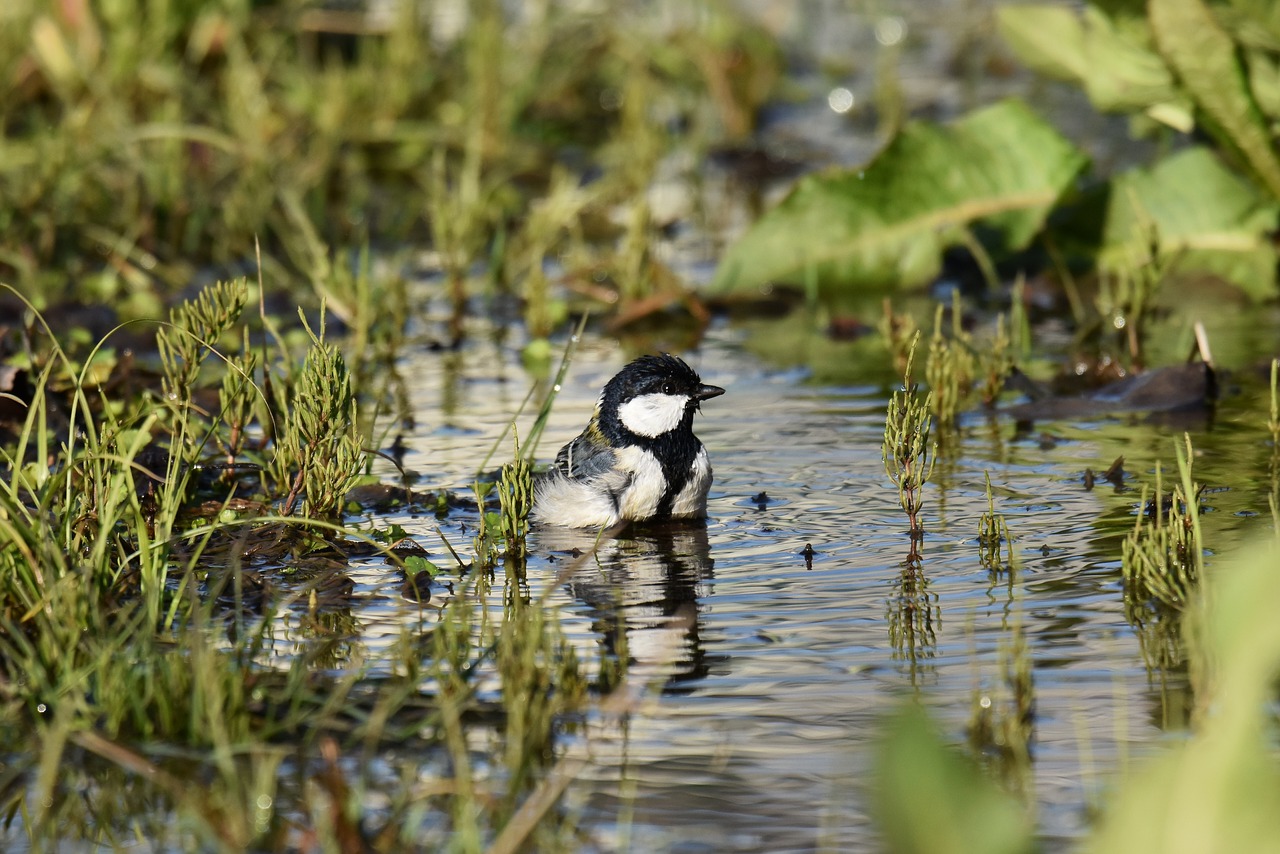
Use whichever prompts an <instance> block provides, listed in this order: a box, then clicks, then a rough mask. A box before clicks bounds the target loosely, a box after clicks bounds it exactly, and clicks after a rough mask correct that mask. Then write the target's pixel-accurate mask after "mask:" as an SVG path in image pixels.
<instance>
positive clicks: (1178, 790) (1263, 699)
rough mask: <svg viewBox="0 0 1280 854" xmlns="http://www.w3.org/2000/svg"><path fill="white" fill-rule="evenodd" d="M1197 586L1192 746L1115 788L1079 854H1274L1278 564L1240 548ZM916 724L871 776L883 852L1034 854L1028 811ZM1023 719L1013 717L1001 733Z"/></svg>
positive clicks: (891, 733)
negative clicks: (1201, 590)
mask: <svg viewBox="0 0 1280 854" xmlns="http://www.w3.org/2000/svg"><path fill="white" fill-rule="evenodd" d="M1206 583H1207V584H1208V586H1209V587H1210V588H1211V595H1209V596H1204V597H1197V598H1196V599H1195V600H1194V601H1193V603H1192V604H1191V605H1190V607H1189V610H1188V616H1187V622H1186V624H1185V625H1186V626H1187V627H1188V629H1189V630H1190V631H1189V632H1188V637H1189V639H1190V647H1191V659H1192V668H1191V670H1192V676H1193V686H1194V688H1195V693H1196V707H1197V710H1198V711H1199V715H1198V717H1197V718H1196V720H1195V727H1194V728H1193V731H1192V734H1191V735H1190V737H1189V738H1187V739H1186V740H1185V741H1183V742H1180V743H1177V744H1173V745H1171V746H1168V747H1166V748H1165V749H1164V750H1162V751H1161V752H1160V753H1159V754H1158V755H1155V756H1152V757H1150V758H1148V759H1147V760H1146V761H1145V762H1142V763H1140V764H1138V766H1137V767H1136V769H1135V770H1134V771H1132V772H1131V773H1128V774H1126V775H1125V777H1124V779H1122V780H1120V781H1118V782H1117V783H1116V785H1115V786H1114V787H1113V791H1112V793H1111V794H1110V795H1109V797H1108V799H1107V803H1106V804H1105V806H1104V807H1103V810H1102V814H1101V817H1100V819H1099V821H1098V822H1097V824H1096V825H1095V827H1094V828H1092V829H1091V830H1090V831H1089V837H1088V839H1087V840H1086V842H1085V845H1084V850H1089V851H1097V852H1103V854H1110V852H1117V854H1118V852H1125V854H1130V852H1148V851H1150V852H1162V854H1167V853H1168V852H1175V854H1178V853H1179V852H1186V853H1187V854H1191V852H1201V851H1269V850H1272V849H1273V848H1274V847H1275V840H1276V839H1277V838H1280V816H1277V814H1276V812H1275V803H1276V799H1277V798H1280V771H1277V768H1276V764H1275V755H1274V751H1273V750H1272V749H1271V747H1270V745H1272V743H1273V742H1274V738H1275V724H1276V722H1275V720H1274V716H1273V715H1272V714H1271V712H1270V711H1269V710H1270V708H1271V702H1270V700H1271V698H1272V695H1273V693H1274V680H1275V677H1276V675H1277V673H1280V623H1277V621H1276V620H1275V602H1276V601H1277V598H1278V597H1280V555H1277V553H1276V551H1275V550H1274V548H1271V547H1270V546H1268V545H1266V544H1262V545H1261V546H1260V547H1259V546H1255V547H1252V548H1246V549H1242V550H1241V551H1240V552H1239V553H1238V554H1237V556H1236V557H1235V558H1234V560H1232V561H1231V565H1230V566H1224V567H1223V568H1222V572H1220V573H1216V574H1215V575H1213V576H1211V577H1210V578H1209V579H1207V581H1206ZM1018 657H1019V656H1017V655H1016V654H1015V656H1014V659H1013V660H1015V661H1016V660H1017V659H1018ZM1011 672H1012V673H1013V674H1014V679H1015V681H1019V682H1020V681H1022V679H1021V677H1018V676H1017V675H1016V674H1017V673H1018V670H1017V669H1016V668H1015V669H1014V670H1013V671H1011ZM1006 678H1009V677H1006ZM1029 684H1030V682H1029V677H1028V678H1027V685H1028V686H1029ZM1016 694H1017V692H1016V691H1015V695H1016ZM1021 707H1022V704H1021V702H1019V704H1018V708H1019V709H1021ZM920 717H921V716H920V715H919V714H918V713H910V714H905V715H903V716H901V717H900V718H899V719H898V720H895V721H894V722H893V723H892V724H891V725H890V727H889V728H888V729H887V732H886V737H885V740H884V745H883V748H882V752H881V756H880V761H879V764H878V772H877V784H876V792H877V812H878V815H879V817H880V821H881V826H882V827H883V828H884V830H885V833H886V837H887V842H888V848H889V850H891V851H896V852H926V851H928V852H936V851H957V852H959V851H998V852H1022V851H1032V850H1035V849H1036V847H1037V846H1036V840H1035V837H1034V824H1033V823H1032V821H1031V818H1030V816H1029V815H1028V813H1027V812H1026V810H1025V808H1024V807H1023V805H1022V804H1020V803H1018V801H1017V800H1016V799H1015V798H1013V797H1011V796H1009V795H1006V794H1004V793H1002V792H1001V791H1000V790H999V787H998V786H997V785H996V783H995V782H993V781H991V780H989V779H987V778H986V777H985V776H984V775H983V774H982V772H981V771H980V770H979V769H978V767H977V766H976V764H975V763H973V762H972V761H969V760H966V758H965V757H963V756H962V755H961V754H959V753H958V752H956V751H954V750H950V749H948V748H947V747H946V746H945V745H944V743H943V741H942V739H941V737H940V736H938V735H937V734H936V733H935V732H933V730H932V729H931V728H929V727H928V726H927V725H926V724H924V723H923V722H922V721H921V720H920ZM1022 719H1023V716H1022V714H1021V712H1019V714H1018V716H1017V717H1015V718H1011V719H1010V720H1011V722H1014V723H1015V724H1016V722H1017V721H1019V720H1022Z"/></svg>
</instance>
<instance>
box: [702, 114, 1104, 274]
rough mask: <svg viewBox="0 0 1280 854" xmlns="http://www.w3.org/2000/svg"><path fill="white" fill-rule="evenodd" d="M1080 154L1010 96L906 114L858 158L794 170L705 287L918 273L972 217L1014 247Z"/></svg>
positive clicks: (1034, 225)
mask: <svg viewBox="0 0 1280 854" xmlns="http://www.w3.org/2000/svg"><path fill="white" fill-rule="evenodd" d="M1085 162H1086V161H1085V156H1084V155H1083V154H1081V153H1080V152H1079V151H1078V150H1077V149H1076V148H1075V147H1074V146H1073V145H1072V144H1071V143H1070V142H1068V141H1067V140H1065V139H1064V138H1063V137H1062V136H1061V135H1060V134H1058V132H1057V131H1056V130H1054V129H1053V128H1052V127H1050V126H1049V125H1048V124H1046V123H1045V122H1043V121H1041V120H1040V119H1039V118H1038V117H1036V116H1035V115H1034V114H1033V113H1032V112H1031V111H1030V110H1029V109H1028V108H1027V107H1026V106H1025V105H1023V104H1022V103H1020V102H1018V101H1005V102H1002V103H999V104H996V105H994V106H991V107H988V108H986V109H983V110H980V111H978V112H975V113H971V114H969V115H968V116H966V117H965V118H964V119H962V120H961V121H959V122H957V123H956V124H955V125H953V126H951V127H949V128H947V127H941V126H938V125H935V124H931V123H925V122H918V123H911V124H908V125H907V126H906V127H904V128H903V130H902V132H901V133H900V134H899V135H898V136H897V137H896V138H895V139H894V140H893V141H892V142H891V143H890V144H889V145H888V147H887V148H885V150H884V151H882V152H881V153H880V154H879V155H878V156H877V157H876V158H875V160H873V161H872V162H871V163H870V164H869V165H867V166H866V167H865V168H863V169H857V170H847V171H836V172H828V173H823V174H818V175H811V176H807V177H805V178H803V179H801V180H800V181H799V182H798V183H797V185H796V186H795V187H794V188H793V189H792V191H791V193H790V194H789V195H788V196H787V197H786V198H785V199H783V201H782V202H781V203H779V205H778V206H777V207H776V208H774V209H773V210H771V211H770V212H768V213H767V214H765V215H764V216H763V217H762V218H761V219H760V220H759V221H758V222H757V223H756V224H755V225H754V226H753V227H752V228H751V229H750V230H749V231H748V232H747V233H746V234H745V235H744V236H743V237H742V238H741V239H740V240H739V241H738V242H737V243H736V244H734V245H733V246H732V247H730V249H729V251H728V252H727V253H726V254H725V256H724V258H723V259H722V261H721V263H720V267H719V269H717V270H716V275H715V278H714V279H713V280H712V282H711V286H710V287H711V290H713V291H715V292H720V293H725V292H751V291H757V290H767V289H768V288H769V286H771V285H772V284H773V283H775V282H785V283H792V284H806V285H816V286H818V287H822V288H827V289H832V288H886V287H893V286H909V285H916V284H921V283H923V282H926V281H928V280H929V279H930V278H932V277H933V276H935V275H937V272H938V270H939V266H940V258H941V253H942V250H943V249H944V248H945V247H947V246H949V245H952V244H955V243H958V242H960V237H961V235H962V234H963V230H964V229H965V228H968V227H970V226H974V225H981V226H982V227H983V229H984V236H986V235H987V234H988V233H989V234H991V235H993V236H996V237H998V238H999V240H998V241H997V243H998V244H1000V245H997V246H995V247H994V248H995V249H997V250H999V249H1002V248H1003V249H1019V248H1022V247H1024V246H1025V245H1026V244H1027V243H1028V242H1030V240H1031V239H1032V238H1033V237H1034V236H1035V235H1036V233H1037V232H1038V231H1039V230H1040V228H1041V226H1042V225H1043V223H1044V218H1045V216H1046V215H1047V214H1048V212H1049V210H1050V209H1051V208H1052V207H1053V205H1054V203H1055V202H1056V201H1057V200H1058V198H1059V196H1060V195H1061V194H1062V192H1063V191H1064V190H1065V189H1066V188H1067V186H1068V185H1070V183H1071V182H1072V181H1073V180H1074V178H1075V176H1076V175H1077V174H1078V173H1079V172H1080V170H1081V169H1082V168H1083V167H1084V165H1085Z"/></svg>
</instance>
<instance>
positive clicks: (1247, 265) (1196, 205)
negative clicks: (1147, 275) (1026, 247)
mask: <svg viewBox="0 0 1280 854" xmlns="http://www.w3.org/2000/svg"><path fill="white" fill-rule="evenodd" d="M1096 197H1097V200H1098V202H1099V203H1100V204H1099V205H1098V206H1095V207H1091V206H1090V205H1088V204H1087V203H1086V204H1082V205H1081V206H1080V207H1079V208H1078V209H1077V210H1076V211H1075V212H1074V215H1073V216H1072V218H1071V221H1070V222H1068V223H1065V224H1064V227H1063V232H1064V235H1063V236H1064V237H1065V239H1066V240H1067V241H1068V242H1070V241H1072V240H1074V241H1076V246H1075V248H1077V249H1080V250H1082V251H1084V252H1086V253H1090V254H1092V253H1093V252H1096V253H1097V262H1098V266H1099V267H1101V268H1103V269H1105V270H1111V271H1123V270H1126V269H1130V268H1132V266H1133V265H1134V264H1135V263H1138V262H1140V261H1141V260H1142V259H1144V258H1145V257H1146V256H1147V255H1148V253H1149V252H1150V249H1151V244H1152V241H1153V240H1154V241H1158V243H1159V246H1160V249H1161V251H1162V252H1164V253H1166V255H1169V256H1171V257H1173V258H1175V259H1176V262H1175V263H1176V266H1177V268H1178V269H1180V270H1186V271H1197V272H1210V273H1215V274H1217V275H1219V276H1221V277H1222V278H1224V279H1226V280H1228V281H1230V282H1233V283H1235V284H1236V285H1238V286H1240V287H1241V288H1242V289H1243V290H1245V291H1246V292H1247V293H1249V294H1250V296H1253V297H1254V298H1257V299H1266V298H1269V297H1271V296H1274V295H1275V270H1276V260H1277V259H1276V249H1275V246H1274V245H1273V243H1272V241H1271V238H1270V234H1271V232H1272V231H1274V229H1275V228H1276V224H1277V214H1278V212H1280V205H1277V203H1276V202H1275V201H1273V200H1272V199H1270V198H1268V197H1266V196H1263V195H1262V194H1260V193H1259V192H1258V191H1257V190H1256V189H1255V188H1254V187H1253V186H1252V185H1250V184H1248V183H1246V182H1244V181H1242V180H1241V179H1240V178H1239V176H1237V175H1235V174H1234V173H1232V172H1230V171H1229V170H1227V169H1226V168H1225V167H1224V166H1223V165H1222V164H1221V163H1219V162H1218V160H1217V158H1216V157H1215V156H1214V155H1213V154H1212V153H1211V152H1210V151H1209V150H1208V149H1205V148H1191V149H1186V150H1184V151H1181V152H1179V153H1177V154H1174V155H1173V156H1171V157H1168V158H1166V159H1165V160H1162V161H1161V162H1159V163H1157V164H1156V165H1155V166H1153V167H1152V168H1150V169H1134V170H1131V171H1129V172H1125V173H1123V174H1121V175H1118V176H1117V177H1115V178H1113V179H1112V180H1111V182H1110V183H1109V184H1107V185H1105V187H1103V188H1102V189H1101V190H1100V191H1099V192H1098V193H1097V194H1096ZM1099 225H1100V226H1101V231H1100V233H1099V232H1098V226H1099ZM1081 243H1083V245H1081Z"/></svg>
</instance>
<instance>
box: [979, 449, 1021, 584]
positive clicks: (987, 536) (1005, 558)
mask: <svg viewBox="0 0 1280 854" xmlns="http://www.w3.org/2000/svg"><path fill="white" fill-rule="evenodd" d="M983 478H984V479H985V480H986V484H987V509H986V510H985V511H983V514H982V516H981V517H980V518H979V519H978V560H979V561H980V562H981V563H982V565H983V566H985V567H986V568H987V569H988V570H989V571H991V572H993V573H1000V572H1004V571H1006V570H1007V571H1010V572H1012V570H1013V561H1014V554H1013V536H1012V535H1011V534H1010V533H1009V523H1008V522H1006V521H1005V518H1004V516H1003V515H1002V514H1000V513H997V512H996V505H995V498H994V497H993V496H992V494H991V473H990V472H983ZM1006 550H1007V551H1006Z"/></svg>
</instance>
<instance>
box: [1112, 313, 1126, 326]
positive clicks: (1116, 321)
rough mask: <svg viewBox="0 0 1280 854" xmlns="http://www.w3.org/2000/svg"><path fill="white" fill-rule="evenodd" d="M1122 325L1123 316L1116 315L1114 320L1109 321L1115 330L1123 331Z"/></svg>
mask: <svg viewBox="0 0 1280 854" xmlns="http://www.w3.org/2000/svg"><path fill="white" fill-rule="evenodd" d="M1124 323H1125V321H1124V315H1123V314H1117V315H1116V316H1115V317H1114V318H1112V319H1111V324H1112V325H1113V326H1115V328H1116V329H1124Z"/></svg>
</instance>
